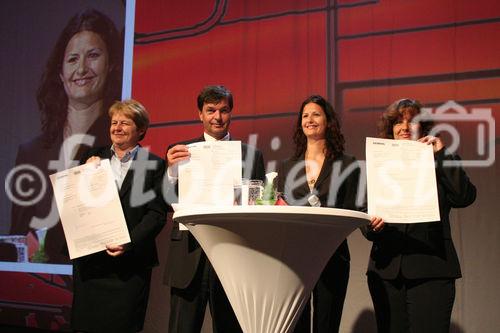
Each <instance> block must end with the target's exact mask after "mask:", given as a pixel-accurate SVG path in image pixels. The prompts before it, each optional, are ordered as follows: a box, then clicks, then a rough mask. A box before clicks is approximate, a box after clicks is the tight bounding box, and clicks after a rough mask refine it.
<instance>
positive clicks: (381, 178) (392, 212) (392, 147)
mask: <svg viewBox="0 0 500 333" xmlns="http://www.w3.org/2000/svg"><path fill="white" fill-rule="evenodd" d="M366 172H367V179H368V214H370V215H376V216H380V217H382V218H383V219H384V220H385V222H391V223H419V222H432V221H439V220H440V217H439V202H438V194H437V183H436V171H435V167H434V153H433V150H432V146H431V145H427V144H424V143H420V142H417V141H411V140H388V139H376V138H366Z"/></svg>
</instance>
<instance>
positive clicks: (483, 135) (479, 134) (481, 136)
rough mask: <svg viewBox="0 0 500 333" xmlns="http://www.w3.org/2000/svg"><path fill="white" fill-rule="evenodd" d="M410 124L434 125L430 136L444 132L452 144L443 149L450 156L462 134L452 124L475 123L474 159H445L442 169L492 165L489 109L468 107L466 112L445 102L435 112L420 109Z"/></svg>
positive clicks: (455, 149) (460, 106)
mask: <svg viewBox="0 0 500 333" xmlns="http://www.w3.org/2000/svg"><path fill="white" fill-rule="evenodd" d="M413 121H415V122H422V121H433V122H435V125H434V127H433V128H432V130H431V132H430V133H429V135H433V136H439V135H441V134H443V133H447V134H448V135H449V137H450V138H451V142H446V150H447V152H448V153H450V154H455V153H456V152H457V149H458V147H459V146H460V141H461V134H460V132H459V131H458V129H457V127H456V126H455V125H456V124H458V123H461V122H467V123H472V125H473V124H474V123H475V124H476V127H475V130H476V137H475V140H476V143H475V149H476V150H475V152H474V153H475V154H476V155H475V157H474V158H467V159H463V160H445V161H444V162H443V166H463V167H489V166H491V165H492V164H493V163H494V162H495V118H493V115H492V112H491V109H490V108H471V110H470V112H469V111H468V110H467V109H466V108H465V107H464V106H462V105H460V104H458V103H457V102H455V101H447V102H446V103H444V104H442V105H440V106H439V107H437V108H435V109H433V108H422V112H421V114H419V115H417V116H415V118H414V119H413ZM462 135H463V133H462ZM471 153H472V152H471Z"/></svg>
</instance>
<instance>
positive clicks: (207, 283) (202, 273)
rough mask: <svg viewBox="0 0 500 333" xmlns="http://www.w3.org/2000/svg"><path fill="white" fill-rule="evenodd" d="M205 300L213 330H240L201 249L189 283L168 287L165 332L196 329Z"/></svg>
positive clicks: (182, 332)
mask: <svg viewBox="0 0 500 333" xmlns="http://www.w3.org/2000/svg"><path fill="white" fill-rule="evenodd" d="M207 303H208V305H209V308H210V313H211V315H212V328H213V332H214V333H238V332H242V330H241V328H240V325H239V323H238V320H237V319H236V316H235V314H234V311H233V309H232V307H231V304H230V303H229V300H228V299H227V296H226V293H225V292H224V289H223V288H222V285H221V283H220V281H219V278H218V277H217V274H216V273H215V271H214V269H213V267H212V265H211V264H210V262H209V261H208V259H207V257H206V255H205V254H204V253H203V254H202V255H201V258H200V263H199V265H198V269H197V271H196V275H195V276H194V278H193V281H191V284H190V285H189V286H188V287H187V288H186V289H178V288H173V287H172V288H171V289H170V320H169V325H168V332H169V333H199V332H200V331H201V328H202V326H203V320H204V318H205V309H206V307H207Z"/></svg>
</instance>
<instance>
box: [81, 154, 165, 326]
mask: <svg viewBox="0 0 500 333" xmlns="http://www.w3.org/2000/svg"><path fill="white" fill-rule="evenodd" d="M90 156H99V157H101V158H103V159H105V158H110V157H111V152H110V148H109V146H107V147H103V148H97V149H91V150H90V151H89V152H88V153H87V154H85V155H84V156H83V158H82V162H85V161H86V160H87V159H88V158H89V157H90ZM154 163H156V165H155V164H154ZM154 165H155V167H153V168H152V166H154ZM164 173H165V162H164V161H163V160H162V159H160V158H159V157H157V156H155V155H153V154H150V153H149V152H148V151H147V150H145V149H142V148H140V149H139V150H138V152H137V154H136V156H135V157H134V160H133V162H132V165H131V166H130V169H129V170H128V172H127V175H126V176H125V179H124V180H123V183H122V186H121V189H120V190H119V196H120V202H121V205H122V209H123V214H124V216H125V220H126V222H127V227H128V230H129V233H130V239H131V243H130V244H129V245H127V249H126V251H125V253H123V254H122V255H120V256H118V257H111V256H109V255H108V254H107V253H106V252H105V251H101V252H98V253H94V254H91V255H88V256H85V257H81V258H78V259H75V260H73V283H74V298H73V308H72V327H73V329H75V330H77V331H86V332H87V331H88V332H104V331H106V332H135V331H136V329H141V328H142V326H143V323H144V318H143V315H144V314H145V313H146V306H147V301H148V296H149V285H150V280H151V278H150V277H151V268H152V267H153V266H156V265H157V264H158V256H157V251H156V243H155V237H156V235H158V233H159V232H160V231H161V229H162V227H163V226H164V225H165V223H166V211H167V206H166V203H165V201H164V200H163V197H162V196H161V183H162V179H163V175H164ZM150 191H154V194H155V195H154V197H153V198H152V199H150V200H149V201H147V202H145V203H140V204H138V203H137V202H138V201H140V199H142V196H143V193H148V192H150ZM141 201H142V200H141Z"/></svg>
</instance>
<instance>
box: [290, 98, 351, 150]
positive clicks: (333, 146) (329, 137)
mask: <svg viewBox="0 0 500 333" xmlns="http://www.w3.org/2000/svg"><path fill="white" fill-rule="evenodd" d="M309 103H314V104H317V105H319V106H320V107H321V109H322V110H323V112H324V113H325V116H326V122H327V124H326V130H325V139H326V152H325V157H326V158H330V157H333V156H340V155H342V154H343V153H344V143H345V140H344V135H343V134H342V132H341V131H340V122H339V120H338V118H337V115H336V113H335V111H334V110H333V106H332V105H331V104H330V103H329V102H328V101H327V100H326V99H325V98H323V97H322V96H320V95H312V96H310V97H308V98H307V99H306V100H305V101H304V102H302V106H301V107H300V111H299V115H298V118H297V124H296V126H295V133H294V134H293V141H294V142H295V153H294V157H295V158H299V157H300V156H302V155H303V154H304V153H305V151H306V149H307V138H306V136H305V134H304V131H303V130H302V113H303V112H304V107H305V106H306V105H307V104H309Z"/></svg>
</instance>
